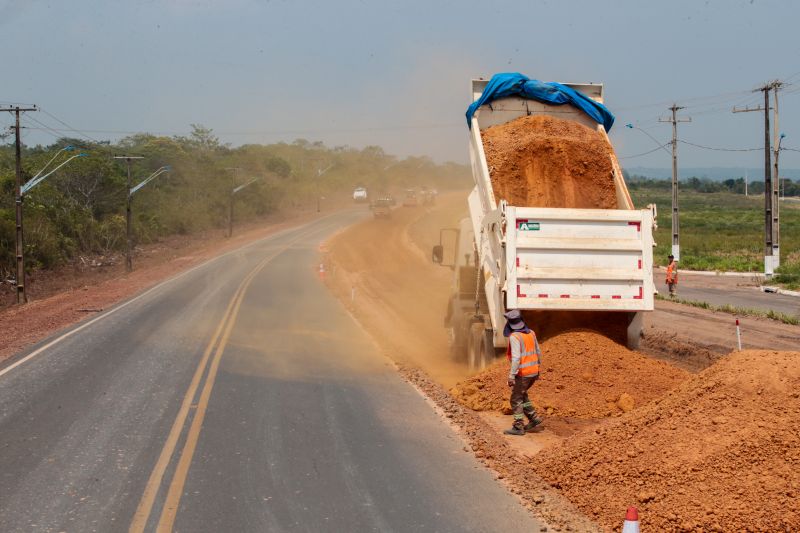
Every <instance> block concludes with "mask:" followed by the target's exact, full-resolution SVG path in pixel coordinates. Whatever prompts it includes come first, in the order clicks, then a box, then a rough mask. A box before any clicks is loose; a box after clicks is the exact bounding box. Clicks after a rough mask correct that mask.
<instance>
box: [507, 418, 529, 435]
mask: <svg viewBox="0 0 800 533" xmlns="http://www.w3.org/2000/svg"><path fill="white" fill-rule="evenodd" d="M503 433H505V434H506V435H517V436H522V435H525V426H523V425H522V420H514V425H513V426H511V429H507V430H505V431H503Z"/></svg>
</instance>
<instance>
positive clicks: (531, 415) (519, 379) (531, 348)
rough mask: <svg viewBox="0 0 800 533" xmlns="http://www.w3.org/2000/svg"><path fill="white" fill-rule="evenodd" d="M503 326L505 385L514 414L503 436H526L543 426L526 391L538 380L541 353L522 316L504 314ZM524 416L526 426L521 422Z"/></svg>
mask: <svg viewBox="0 0 800 533" xmlns="http://www.w3.org/2000/svg"><path fill="white" fill-rule="evenodd" d="M505 317H506V326H505V328H504V329H503V335H505V336H506V337H508V348H507V349H506V356H507V357H508V360H509V361H510V362H511V370H510V371H509V374H508V386H509V387H511V411H512V413H513V414H514V425H513V426H511V429H507V430H505V431H504V432H503V433H505V434H506V435H525V433H527V432H531V431H533V430H534V428H536V426H538V425H539V424H541V423H542V419H541V418H539V417H538V416H536V410H535V409H534V408H533V404H532V403H531V400H530V398H528V389H530V388H531V387H532V386H533V384H534V383H535V382H536V380H537V379H539V365H540V364H541V358H542V351H541V350H540V349H539V341H537V340H536V334H535V333H534V332H533V331H532V330H531V328H529V327H528V325H527V324H525V321H524V320H523V319H522V314H521V313H520V312H519V310H517V309H512V310H511V311H508V312H507V313H506V314H505ZM525 417H527V418H528V423H527V424H525V423H524V419H525Z"/></svg>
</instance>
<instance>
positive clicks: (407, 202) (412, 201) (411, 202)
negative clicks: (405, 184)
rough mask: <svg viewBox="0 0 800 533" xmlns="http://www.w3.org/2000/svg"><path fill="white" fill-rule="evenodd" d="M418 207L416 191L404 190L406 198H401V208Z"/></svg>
mask: <svg viewBox="0 0 800 533" xmlns="http://www.w3.org/2000/svg"><path fill="white" fill-rule="evenodd" d="M418 205H419V201H418V200H417V191H415V190H414V189H406V196H405V198H403V207H417V206H418Z"/></svg>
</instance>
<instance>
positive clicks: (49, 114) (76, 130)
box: [41, 109, 102, 144]
mask: <svg viewBox="0 0 800 533" xmlns="http://www.w3.org/2000/svg"><path fill="white" fill-rule="evenodd" d="M41 111H42V113H44V114H45V115H47V116H48V117H50V118H52V119H53V120H55V121H56V122H58V123H59V124H61V125H62V126H65V127H67V128H69V131H72V132H75V133H77V134H79V135H81V136H83V137H84V138H86V139H88V140H90V141H92V142H93V143H96V144H102V143H101V141H98V140H97V139H95V138H93V137H91V136H89V135H86V134H85V133H83V132H82V131H80V130H78V129H75V128H73V127H72V126H70V125H69V124H67V123H66V122H64V121H63V120H61V119H60V118H58V117H57V116H55V115H53V114H52V113H49V112H48V111H47V110H45V109H42V110H41Z"/></svg>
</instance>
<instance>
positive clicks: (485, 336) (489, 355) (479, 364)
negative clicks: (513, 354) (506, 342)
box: [467, 322, 496, 370]
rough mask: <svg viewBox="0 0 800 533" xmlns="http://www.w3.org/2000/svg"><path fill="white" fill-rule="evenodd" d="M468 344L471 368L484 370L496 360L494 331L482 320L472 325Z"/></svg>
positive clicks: (468, 360)
mask: <svg viewBox="0 0 800 533" xmlns="http://www.w3.org/2000/svg"><path fill="white" fill-rule="evenodd" d="M468 344H469V345H468V347H467V364H469V369H470V370H483V369H484V368H486V367H487V366H489V365H490V364H492V363H493V362H494V359H495V356H496V352H495V349H494V343H493V341H492V331H491V330H489V329H486V326H485V325H484V324H483V323H482V322H477V323H475V324H472V325H471V326H470V328H469V343H468Z"/></svg>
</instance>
